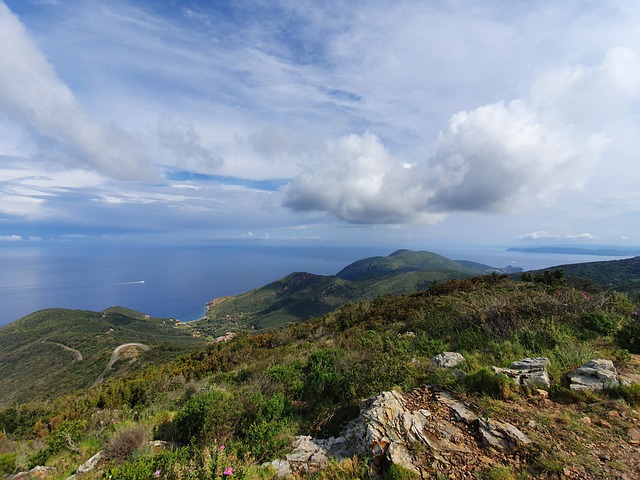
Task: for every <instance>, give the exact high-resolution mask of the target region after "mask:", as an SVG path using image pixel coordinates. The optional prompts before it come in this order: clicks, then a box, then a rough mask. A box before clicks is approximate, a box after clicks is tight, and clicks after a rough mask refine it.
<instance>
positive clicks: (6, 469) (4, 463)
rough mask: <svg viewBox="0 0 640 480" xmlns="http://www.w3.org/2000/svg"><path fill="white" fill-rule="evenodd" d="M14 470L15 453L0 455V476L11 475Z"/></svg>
mask: <svg viewBox="0 0 640 480" xmlns="http://www.w3.org/2000/svg"><path fill="white" fill-rule="evenodd" d="M15 469H16V454H15V452H8V453H3V454H2V455H0V475H2V476H4V475H11V474H13V473H14V471H15Z"/></svg>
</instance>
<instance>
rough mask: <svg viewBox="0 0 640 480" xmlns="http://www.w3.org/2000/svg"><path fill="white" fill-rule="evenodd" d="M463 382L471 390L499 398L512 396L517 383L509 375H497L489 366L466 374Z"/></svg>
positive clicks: (505, 398) (503, 398)
mask: <svg viewBox="0 0 640 480" xmlns="http://www.w3.org/2000/svg"><path fill="white" fill-rule="evenodd" d="M461 382H462V384H463V385H464V386H465V387H466V388H467V390H469V391H471V392H475V393H480V394H481V395H488V396H490V397H492V398H495V399H498V400H508V399H510V398H512V397H513V393H514V389H515V383H514V382H513V381H512V380H511V379H510V378H509V377H507V376H506V375H501V374H500V375H496V374H495V373H494V372H492V371H491V370H489V369H488V368H487V367H483V368H481V369H479V370H477V371H476V372H474V373H471V374H469V375H465V376H464V377H462V379H461Z"/></svg>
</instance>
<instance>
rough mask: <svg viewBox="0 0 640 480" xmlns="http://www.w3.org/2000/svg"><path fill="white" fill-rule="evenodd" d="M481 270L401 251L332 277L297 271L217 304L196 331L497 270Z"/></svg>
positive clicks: (299, 317) (272, 321)
mask: <svg viewBox="0 0 640 480" xmlns="http://www.w3.org/2000/svg"><path fill="white" fill-rule="evenodd" d="M478 265H479V264H475V266H474V268H466V267H464V266H462V265H461V264H460V263H458V262H455V261H453V260H449V259H448V258H445V257H443V256H441V255H437V254H435V253H431V252H422V251H421V252H412V251H409V250H398V251H397V252H394V253H392V254H391V255H389V256H387V257H372V258H365V259H362V260H358V261H356V262H354V263H352V264H351V265H349V266H347V267H345V268H344V269H342V270H341V271H340V272H338V273H337V274H336V275H332V276H323V275H314V274H311V273H305V272H296V273H292V274H290V275H287V276H286V277H284V278H282V279H280V280H277V281H275V282H272V283H270V284H268V285H265V286H263V287H260V288H257V289H255V290H251V291H249V292H246V293H243V294H241V295H237V296H233V297H226V298H222V299H217V300H214V301H213V302H211V303H210V304H209V305H208V308H207V315H206V318H205V319H203V320H199V321H198V322H194V328H197V329H198V330H200V331H202V332H204V333H206V334H208V335H214V336H215V335H221V334H224V333H225V332H227V331H238V330H242V329H246V328H251V329H257V330H259V329H264V328H274V327H278V326H282V325H285V324H289V323H297V322H301V321H305V320H307V319H309V318H311V317H318V316H321V315H323V314H325V313H328V312H330V311H332V310H334V309H336V308H337V307H339V306H340V305H344V304H345V303H348V302H357V301H363V300H371V299H373V298H375V297H377V296H379V295H387V294H391V295H400V294H403V293H409V292H415V291H417V290H424V289H426V288H428V287H429V285H431V284H432V283H433V282H434V281H446V280H451V279H454V278H467V277H470V276H472V275H477V274H478V273H486V271H490V270H491V269H492V267H489V266H485V267H486V270H485V271H481V272H479V268H478Z"/></svg>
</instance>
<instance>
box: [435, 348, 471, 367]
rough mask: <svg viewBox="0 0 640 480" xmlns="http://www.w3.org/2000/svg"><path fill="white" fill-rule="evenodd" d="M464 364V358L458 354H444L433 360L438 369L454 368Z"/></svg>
mask: <svg viewBox="0 0 640 480" xmlns="http://www.w3.org/2000/svg"><path fill="white" fill-rule="evenodd" d="M462 362H464V357H463V356H462V354H460V353H458V352H442V353H439V354H438V355H436V356H435V357H433V358H432V359H431V363H433V364H434V365H435V366H436V367H437V368H452V367H455V366H457V365H459V364H461V363H462Z"/></svg>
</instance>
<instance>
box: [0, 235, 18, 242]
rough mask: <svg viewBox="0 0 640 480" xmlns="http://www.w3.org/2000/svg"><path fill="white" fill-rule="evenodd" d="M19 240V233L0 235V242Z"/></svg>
mask: <svg viewBox="0 0 640 480" xmlns="http://www.w3.org/2000/svg"><path fill="white" fill-rule="evenodd" d="M21 240H22V237H21V236H20V235H0V242H19V241H21Z"/></svg>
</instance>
